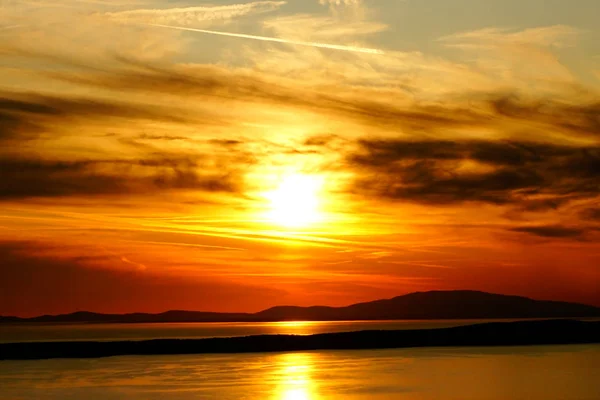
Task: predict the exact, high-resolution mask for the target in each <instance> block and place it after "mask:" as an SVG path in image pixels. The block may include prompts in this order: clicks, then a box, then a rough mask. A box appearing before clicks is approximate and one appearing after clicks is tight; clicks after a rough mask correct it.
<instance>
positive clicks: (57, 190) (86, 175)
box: [0, 155, 242, 200]
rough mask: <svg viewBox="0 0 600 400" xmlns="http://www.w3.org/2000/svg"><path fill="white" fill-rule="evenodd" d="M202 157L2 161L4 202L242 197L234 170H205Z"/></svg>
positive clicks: (0, 189)
mask: <svg viewBox="0 0 600 400" xmlns="http://www.w3.org/2000/svg"><path fill="white" fill-rule="evenodd" d="M203 162H206V160H202V159H201V158H200V157H190V158H178V159H177V158H161V157H160V155H157V156H155V158H149V159H135V160H127V159H122V160H119V159H114V160H93V161H89V160H85V161H72V160H67V161H45V160H39V159H38V160H35V159H33V160H32V159H11V158H0V200H7V199H19V198H28V197H61V196H93V195H125V194H153V193H156V192H161V191H173V190H186V189H187V190H194V191H199V192H226V193H227V192H228V193H236V192H239V191H240V190H241V187H242V185H241V181H240V179H241V178H240V177H239V176H238V175H236V174H235V173H234V171H227V170H221V171H214V170H209V171H207V170H206V169H204V168H202V165H203Z"/></svg>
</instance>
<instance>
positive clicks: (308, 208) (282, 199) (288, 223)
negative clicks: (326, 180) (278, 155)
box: [265, 174, 322, 228]
mask: <svg viewBox="0 0 600 400" xmlns="http://www.w3.org/2000/svg"><path fill="white" fill-rule="evenodd" d="M321 188H322V180H321V179H319V178H317V177H315V176H310V175H304V174H293V175H288V176H286V177H285V178H283V179H282V180H281V182H280V183H279V186H278V187H277V188H276V189H275V190H273V191H271V192H269V193H267V194H266V196H265V197H266V198H267V199H268V201H269V203H270V204H269V211H268V212H267V217H268V219H269V220H270V221H272V222H274V223H276V224H278V225H281V226H284V227H287V228H301V227H306V226H308V225H311V224H314V223H316V222H319V221H320V220H321V219H322V213H321V210H320V208H321V204H320V203H321V202H320V192H321Z"/></svg>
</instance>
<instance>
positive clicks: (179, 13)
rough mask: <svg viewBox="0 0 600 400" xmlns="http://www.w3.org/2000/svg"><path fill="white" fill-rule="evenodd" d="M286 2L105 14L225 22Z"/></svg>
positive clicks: (123, 18) (144, 20) (148, 20)
mask: <svg viewBox="0 0 600 400" xmlns="http://www.w3.org/2000/svg"><path fill="white" fill-rule="evenodd" d="M284 4H286V2H285V1H256V2H252V3H243V4H230V5H223V6H198V7H184V8H164V9H138V10H127V11H119V12H109V13H105V14H104V16H105V17H107V18H110V19H112V20H114V21H118V22H124V23H141V24H157V25H160V24H162V25H183V26H190V25H198V24H202V25H206V23H213V22H220V23H224V22H228V21H230V20H232V19H234V18H239V17H243V16H247V15H250V14H257V13H264V12H269V11H274V10H277V9H278V8H280V7H281V6H283V5H284Z"/></svg>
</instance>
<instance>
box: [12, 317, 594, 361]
mask: <svg viewBox="0 0 600 400" xmlns="http://www.w3.org/2000/svg"><path fill="white" fill-rule="evenodd" d="M584 343H600V322H584V321H577V320H545V321H519V322H494V323H485V324H476V325H469V326H460V327H455V328H443V329H420V330H404V331H361V332H343V333H328V334H319V335H311V336H293V335H262V336H247V337H234V338H213V339H194V340H189V339H179V340H174V339H159V340H146V341H121V342H45V343H5V344H0V360H35V359H50V358H96V357H110V356H125V355H183V354H215V353H254V352H283V351H310V350H358V349H391V348H409V347H446V346H526V345H551V344H552V345H555V344H584Z"/></svg>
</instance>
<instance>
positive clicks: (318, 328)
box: [0, 320, 515, 343]
mask: <svg viewBox="0 0 600 400" xmlns="http://www.w3.org/2000/svg"><path fill="white" fill-rule="evenodd" d="M490 321H496V322H497V321H515V320H437V321H435V320H433V321H432V320H427V321H414V320H411V321H322V322H263V323H245V322H240V323H231V322H226V323H187V324H186V323H159V324H35V325H31V324H30V325H27V324H24V325H9V324H5V325H0V342H4V343H7V342H8V343H9V342H23V341H25V342H27V341H59V340H65V341H72V340H144V339H161V338H168V339H184V338H208V337H233V336H248V335H265V334H267V335H269V334H271V335H272V334H292V335H312V334H316V333H327V332H348V331H360V330H369V329H375V330H381V329H386V330H390V329H431V328H446V327H451V326H460V325H470V324H474V323H480V322H490Z"/></svg>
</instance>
